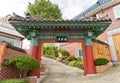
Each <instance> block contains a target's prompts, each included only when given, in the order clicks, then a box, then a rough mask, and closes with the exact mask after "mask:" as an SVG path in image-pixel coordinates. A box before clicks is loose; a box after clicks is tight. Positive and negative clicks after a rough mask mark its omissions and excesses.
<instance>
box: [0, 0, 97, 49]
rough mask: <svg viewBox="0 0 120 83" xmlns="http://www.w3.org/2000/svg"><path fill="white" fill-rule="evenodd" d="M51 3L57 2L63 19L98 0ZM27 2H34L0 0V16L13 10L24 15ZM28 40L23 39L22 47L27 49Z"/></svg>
mask: <svg viewBox="0 0 120 83" xmlns="http://www.w3.org/2000/svg"><path fill="white" fill-rule="evenodd" d="M50 1H51V2H52V3H56V4H58V6H59V8H60V10H61V12H62V17H63V19H72V18H73V17H75V16H76V15H78V14H80V13H81V12H83V11H84V10H85V9H87V8H89V7H90V6H92V5H93V4H95V3H96V2H97V1H98V0H50ZM28 2H31V3H34V0H1V1H0V18H2V17H4V16H6V15H8V14H11V15H12V13H13V12H14V13H16V14H18V15H20V16H24V11H26V10H27V6H28ZM29 46H30V42H29V41H28V40H26V39H25V40H24V41H23V48H24V49H28V48H29Z"/></svg>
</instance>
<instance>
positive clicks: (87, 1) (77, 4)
mask: <svg viewBox="0 0 120 83" xmlns="http://www.w3.org/2000/svg"><path fill="white" fill-rule="evenodd" d="M50 1H52V2H53V3H57V4H58V5H59V7H60V9H61V12H62V14H63V16H62V17H63V18H65V19H71V18H73V17H75V16H76V15H78V14H80V13H81V12H82V11H83V10H85V9H87V8H89V7H90V6H91V5H93V4H95V3H96V2H97V0H50Z"/></svg>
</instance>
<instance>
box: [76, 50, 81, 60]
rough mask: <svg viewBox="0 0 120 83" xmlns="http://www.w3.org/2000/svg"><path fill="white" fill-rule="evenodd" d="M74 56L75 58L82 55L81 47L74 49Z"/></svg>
mask: <svg viewBox="0 0 120 83" xmlns="http://www.w3.org/2000/svg"><path fill="white" fill-rule="evenodd" d="M75 57H76V58H78V57H82V49H81V48H78V49H77V50H76V51H75Z"/></svg>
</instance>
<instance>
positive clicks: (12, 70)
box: [0, 46, 27, 79]
mask: <svg viewBox="0 0 120 83" xmlns="http://www.w3.org/2000/svg"><path fill="white" fill-rule="evenodd" d="M13 55H19V56H20V55H27V53H26V52H25V51H24V50H23V49H21V48H16V47H13V46H12V47H9V46H7V47H6V52H5V56H4V57H3V60H4V59H9V58H10V57H11V56H13ZM19 73H20V71H19V70H18V69H17V68H16V67H13V66H2V72H0V79H8V78H18V77H19Z"/></svg>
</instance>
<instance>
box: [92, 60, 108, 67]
mask: <svg viewBox="0 0 120 83" xmlns="http://www.w3.org/2000/svg"><path fill="white" fill-rule="evenodd" d="M108 62H109V61H108V60H107V59H105V58H97V59H95V60H94V64H95V66H99V65H105V64H107V63H108Z"/></svg>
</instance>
